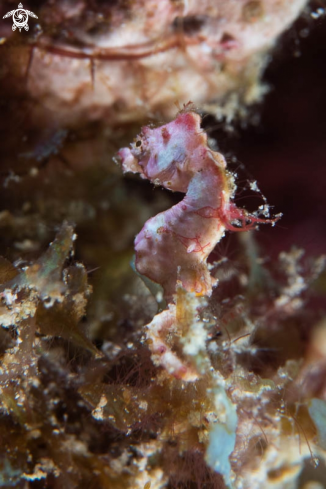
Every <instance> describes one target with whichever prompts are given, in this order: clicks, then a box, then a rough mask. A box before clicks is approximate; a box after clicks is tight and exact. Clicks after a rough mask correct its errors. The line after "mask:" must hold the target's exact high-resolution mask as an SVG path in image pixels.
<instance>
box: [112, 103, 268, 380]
mask: <svg viewBox="0 0 326 489" xmlns="http://www.w3.org/2000/svg"><path fill="white" fill-rule="evenodd" d="M200 123H201V117H200V116H199V115H198V114H197V113H195V112H193V111H187V109H186V108H185V110H183V111H181V112H180V113H179V114H178V115H177V117H176V119H175V120H174V121H172V122H170V123H168V124H165V125H163V126H161V127H157V128H150V127H143V128H142V130H141V133H140V135H139V136H138V137H137V138H136V140H135V142H134V143H132V144H131V148H122V149H121V150H120V151H119V152H118V156H119V157H120V159H121V162H122V168H123V171H124V172H133V173H140V175H141V177H142V178H146V179H148V180H150V181H151V182H153V183H154V184H155V185H161V186H162V187H165V188H167V189H169V190H172V191H177V192H182V193H185V197H184V199H183V200H182V201H181V202H179V203H178V204H176V205H174V206H173V207H171V208H170V209H168V210H166V211H165V212H161V213H159V214H158V215H157V216H155V217H152V218H151V219H149V220H148V221H147V222H146V223H145V225H144V227H143V229H142V230H141V231H140V233H139V234H138V235H137V236H136V238H135V251H136V261H135V264H136V269H137V270H138V272H139V273H140V274H142V275H145V276H146V277H148V278H149V279H151V280H153V281H154V282H156V283H158V284H160V285H161V286H162V287H163V290H164V295H165V298H166V300H167V302H168V303H169V308H168V309H167V310H166V311H163V312H162V313H161V314H158V315H157V316H155V318H154V319H153V321H152V323H150V324H149V325H148V326H147V330H148V334H147V337H148V338H149V339H150V340H151V341H150V344H151V346H150V348H151V350H152V358H153V359H154V361H155V363H156V364H157V365H161V366H163V367H165V368H166V369H167V370H168V371H169V372H170V373H171V374H173V375H175V376H177V377H181V378H188V379H193V378H194V375H195V374H194V375H193V373H190V372H189V368H188V369H187V368H186V367H185V365H184V362H182V361H181V360H180V359H179V358H178V357H177V355H176V354H175V353H173V352H172V350H171V348H170V347H169V346H168V345H167V344H166V340H165V338H166V335H167V333H168V332H169V331H171V328H173V327H174V325H175V321H176V319H175V318H176V309H175V304H174V299H173V297H174V294H175V293H176V287H177V284H178V286H181V287H182V288H183V289H184V290H185V291H188V292H192V293H195V294H196V295H197V296H210V295H211V293H212V288H213V286H214V285H215V284H216V280H215V279H214V278H213V277H212V276H211V274H210V272H209V269H208V266H207V258H208V256H209V254H210V253H211V252H212V250H213V249H214V247H215V246H216V244H217V243H218V242H219V241H220V240H221V238H222V237H223V236H224V233H225V230H233V231H247V230H250V229H253V228H254V227H255V225H256V224H257V223H268V222H269V223H274V222H275V221H276V220H277V218H276V219H262V218H259V217H257V216H256V215H252V214H249V213H248V212H247V211H246V210H244V209H241V208H238V207H237V206H236V205H235V203H234V202H233V198H234V193H235V189H236V185H235V182H234V176H233V175H232V174H231V173H230V172H228V171H227V169H226V161H225V158H224V157H223V155H222V154H220V153H217V152H215V151H213V150H212V149H210V148H209V146H208V142H207V134H206V133H205V132H204V130H203V129H202V128H201V127H200Z"/></svg>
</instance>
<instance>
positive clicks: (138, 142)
mask: <svg viewBox="0 0 326 489" xmlns="http://www.w3.org/2000/svg"><path fill="white" fill-rule="evenodd" d="M136 146H137V148H139V147H140V146H141V141H140V140H138V141H136Z"/></svg>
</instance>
